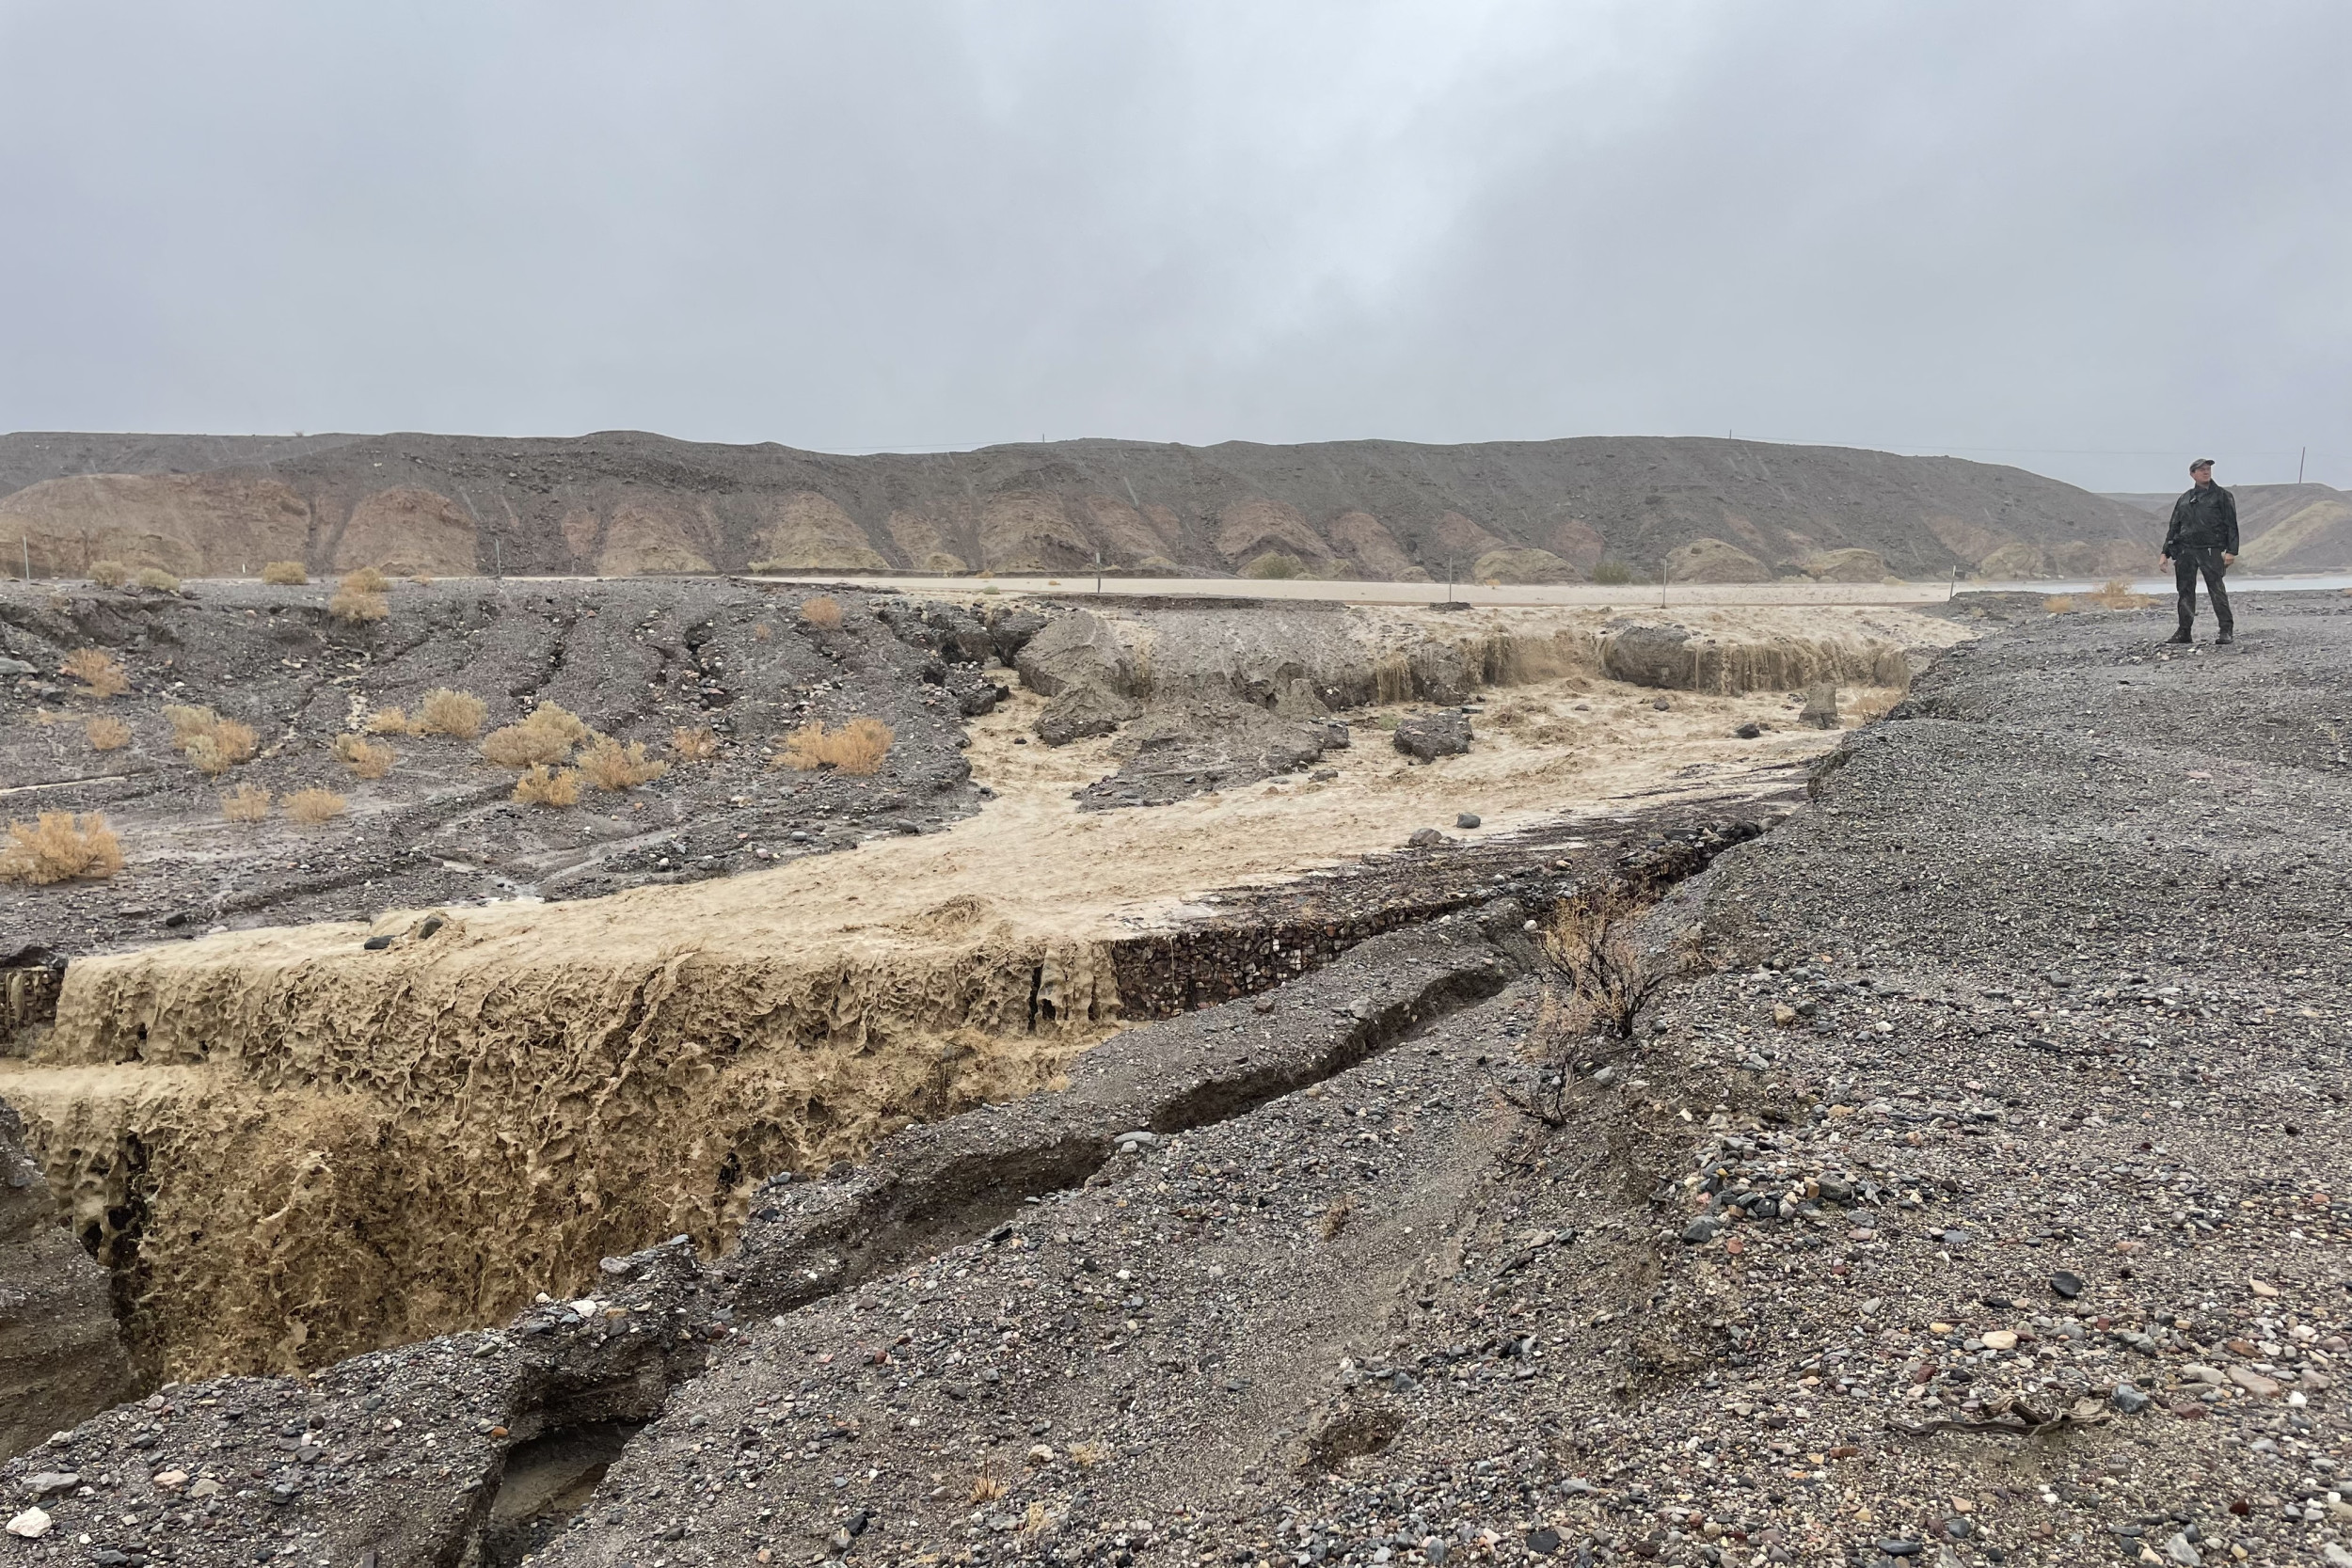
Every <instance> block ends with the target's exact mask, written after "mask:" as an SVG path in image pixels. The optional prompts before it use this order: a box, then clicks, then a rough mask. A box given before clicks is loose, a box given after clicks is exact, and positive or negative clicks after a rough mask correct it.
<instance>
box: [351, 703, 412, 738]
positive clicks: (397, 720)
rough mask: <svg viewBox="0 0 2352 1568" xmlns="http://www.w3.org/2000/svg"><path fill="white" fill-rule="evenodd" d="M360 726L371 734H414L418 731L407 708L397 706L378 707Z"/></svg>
mask: <svg viewBox="0 0 2352 1568" xmlns="http://www.w3.org/2000/svg"><path fill="white" fill-rule="evenodd" d="M359 727H360V728H361V729H363V730H365V731H367V732H368V733H369V734H370V735H414V734H416V733H417V727H416V725H415V724H414V723H413V722H411V721H410V720H409V718H408V714H407V710H405V708H396V707H380V708H377V709H376V710H375V711H374V712H373V713H371V714H369V715H368V717H367V721H366V722H364V723H362V724H361V725H360V726H359Z"/></svg>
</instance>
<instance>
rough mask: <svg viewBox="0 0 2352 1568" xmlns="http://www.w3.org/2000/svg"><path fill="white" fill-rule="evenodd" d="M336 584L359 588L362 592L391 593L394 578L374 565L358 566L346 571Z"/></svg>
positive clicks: (343, 586)
mask: <svg viewBox="0 0 2352 1568" xmlns="http://www.w3.org/2000/svg"><path fill="white" fill-rule="evenodd" d="M336 586H337V587H340V588H351V589H357V590H358V592H360V593H362V594H389V593H390V592H391V591H392V579H391V578H388V577H386V576H385V575H384V574H383V573H382V572H380V571H378V570H376V569H375V568H374V567H373V566H358V567H354V568H353V569H352V570H350V571H348V572H345V573H344V574H343V576H342V581H341V582H340V583H338V584H337V585H336Z"/></svg>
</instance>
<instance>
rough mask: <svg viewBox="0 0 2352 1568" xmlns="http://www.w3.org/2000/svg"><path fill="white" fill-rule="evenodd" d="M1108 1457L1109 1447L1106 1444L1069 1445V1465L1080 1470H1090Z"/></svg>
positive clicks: (1109, 1454) (1109, 1453)
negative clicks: (1075, 1466)
mask: <svg viewBox="0 0 2352 1568" xmlns="http://www.w3.org/2000/svg"><path fill="white" fill-rule="evenodd" d="M1110 1456H1111V1446H1110V1445H1109V1444H1108V1443H1073V1444H1071V1445H1070V1459H1071V1463H1072V1464H1073V1465H1077V1466H1078V1468H1079V1469H1081V1470H1091V1469H1093V1468H1094V1467H1095V1466H1096V1465H1100V1464H1102V1463H1103V1462H1104V1460H1107V1459H1108V1458H1110Z"/></svg>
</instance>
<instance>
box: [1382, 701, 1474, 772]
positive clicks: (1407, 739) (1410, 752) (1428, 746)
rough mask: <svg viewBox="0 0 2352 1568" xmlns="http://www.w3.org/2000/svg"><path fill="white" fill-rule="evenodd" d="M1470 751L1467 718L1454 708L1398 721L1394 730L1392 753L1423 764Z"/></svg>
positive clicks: (1468, 716)
mask: <svg viewBox="0 0 2352 1568" xmlns="http://www.w3.org/2000/svg"><path fill="white" fill-rule="evenodd" d="M1396 749H1397V750H1398V751H1400V752H1404V753H1405V754H1406V755H1407V756H1413V757H1419V758H1420V759H1421V760H1422V761H1423V762H1435V761H1436V760H1437V759H1438V758H1439V757H1450V756H1458V755H1459V754H1461V753H1462V752H1467V751H1469V750H1470V715H1469V714H1467V713H1463V712H1462V711H1460V710H1459V709H1457V708H1447V709H1445V710H1444V711H1443V712H1440V713H1425V714H1422V715H1421V716H1420V717H1418V718H1414V719H1405V720H1400V721H1398V723H1397V726H1396Z"/></svg>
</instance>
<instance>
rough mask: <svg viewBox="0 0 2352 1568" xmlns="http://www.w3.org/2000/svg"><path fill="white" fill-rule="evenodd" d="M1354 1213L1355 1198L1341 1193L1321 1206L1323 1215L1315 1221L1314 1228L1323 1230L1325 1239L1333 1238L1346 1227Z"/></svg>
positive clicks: (1330, 1239)
mask: <svg viewBox="0 0 2352 1568" xmlns="http://www.w3.org/2000/svg"><path fill="white" fill-rule="evenodd" d="M1355 1214H1356V1200H1355V1199H1354V1198H1352V1197H1350V1196H1347V1194H1345V1193H1342V1194H1340V1195H1339V1196H1337V1197H1334V1198H1333V1199H1332V1200H1331V1201H1330V1202H1328V1203H1327V1204H1325V1205H1324V1206H1323V1217H1322V1218H1321V1219H1320V1220H1319V1221H1318V1222H1317V1223H1316V1227H1315V1228H1317V1229H1318V1230H1320V1231H1322V1232H1323V1239H1324V1240H1325V1241H1327V1242H1328V1241H1332V1240H1335V1239H1336V1238H1337V1237H1338V1236H1339V1234H1340V1232H1342V1231H1343V1230H1345V1229H1346V1228H1347V1222H1348V1221H1349V1220H1350V1219H1353V1218H1354V1217H1355Z"/></svg>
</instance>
